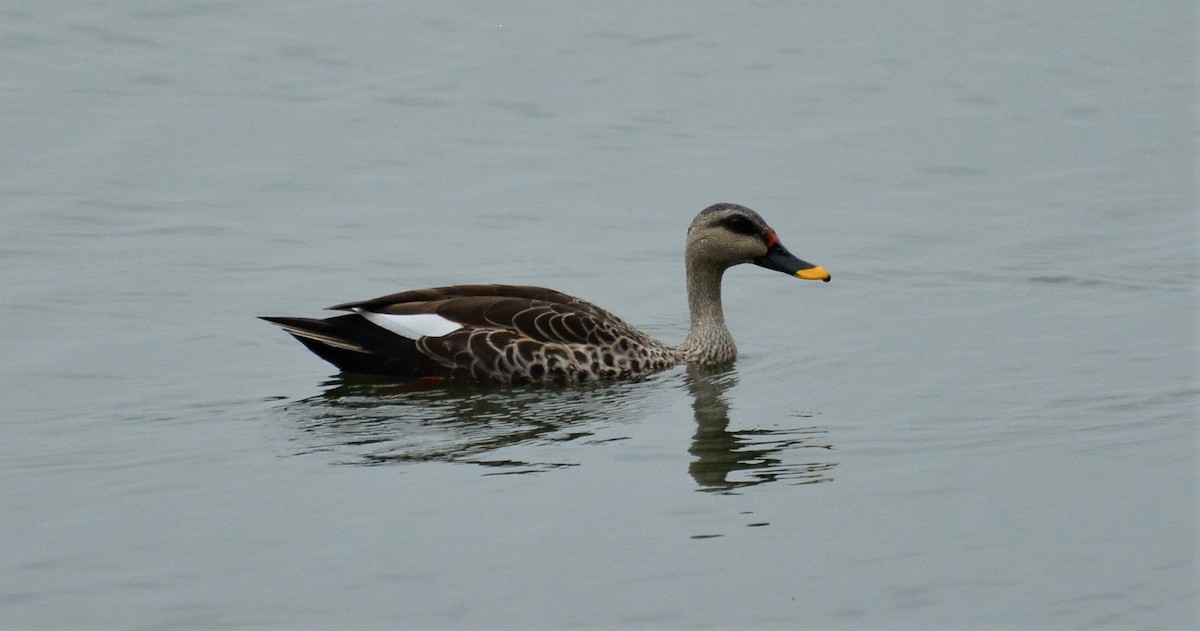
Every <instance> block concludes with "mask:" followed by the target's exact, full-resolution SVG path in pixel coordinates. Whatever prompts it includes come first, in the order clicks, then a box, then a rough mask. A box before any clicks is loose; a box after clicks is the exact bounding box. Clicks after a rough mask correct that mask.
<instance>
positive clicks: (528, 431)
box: [284, 378, 655, 473]
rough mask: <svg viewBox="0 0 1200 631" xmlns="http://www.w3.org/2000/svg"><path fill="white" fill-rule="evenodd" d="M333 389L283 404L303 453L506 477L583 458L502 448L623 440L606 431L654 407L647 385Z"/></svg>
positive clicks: (339, 383) (360, 382) (368, 383)
mask: <svg viewBox="0 0 1200 631" xmlns="http://www.w3.org/2000/svg"><path fill="white" fill-rule="evenodd" d="M326 385H327V389H326V391H325V392H323V393H322V394H320V395H317V396H315V397H310V398H308V399H304V400H301V401H297V402H293V403H289V404H287V405H285V406H284V409H285V410H286V411H287V412H288V413H290V414H292V415H294V416H295V417H296V424H297V426H298V428H299V430H300V432H301V438H300V439H299V440H300V442H301V443H303V444H304V447H303V448H302V449H301V450H300V452H299V453H314V452H333V453H336V454H339V458H338V459H337V462H339V463H342V464H358V465H381V464H400V463H415V462H454V463H469V464H476V465H480V466H485V467H495V468H499V469H503V470H504V471H503V472H504V473H531V472H536V471H544V470H548V469H555V468H560V467H569V466H575V465H577V464H578V463H577V462H562V461H533V460H526V459H514V458H508V457H506V456H505V455H504V454H501V453H499V452H501V450H504V449H507V448H511V447H517V446H537V445H551V444H561V443H568V442H573V441H578V440H580V439H584V438H593V439H594V440H595V441H598V442H609V441H613V440H621V439H622V438H623V437H614V436H610V435H607V434H605V435H601V434H603V433H604V430H606V429H608V428H610V427H611V426H613V425H621V424H625V423H629V422H630V421H632V420H634V419H637V418H641V417H643V416H645V415H646V414H647V413H648V412H649V408H650V407H651V406H652V405H653V403H652V402H653V401H655V399H654V398H652V397H648V396H642V395H639V394H637V393H638V392H639V391H644V390H645V389H646V388H647V387H648V386H649V384H648V383H647V382H640V383H624V384H605V385H597V386H591V387H573V388H568V387H552V386H524V387H521V386H516V387H498V386H486V385H475V384H458V383H450V384H438V385H436V386H434V387H428V386H426V387H422V386H420V385H415V384H411V383H395V382H384V381H375V380H364V379H350V378H345V379H337V380H334V381H331V382H329V383H327V384H326ZM643 394H644V393H643ZM523 453H524V454H526V455H528V452H523Z"/></svg>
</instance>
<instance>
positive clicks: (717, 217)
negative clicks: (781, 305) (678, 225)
mask: <svg viewBox="0 0 1200 631" xmlns="http://www.w3.org/2000/svg"><path fill="white" fill-rule="evenodd" d="M687 259H688V265H689V266H693V265H698V266H702V267H709V268H715V269H719V270H724V269H726V268H729V267H733V266H734V265H740V264H742V263H753V264H755V265H758V266H759V267H765V268H767V269H773V270H775V271H777V272H783V273H784V274H787V275H789V276H795V277H796V278H803V279H805V280H823V281H825V282H829V279H830V276H829V272H826V271H825V269H824V268H822V267H820V266H818V265H813V264H812V263H807V262H805V261H802V260H800V259H798V258H796V257H795V256H794V255H793V254H792V253H791V252H788V250H787V248H785V247H783V244H782V243H780V242H779V237H778V236H776V235H775V231H774V230H772V229H771V227H770V226H768V225H767V222H766V221H764V220H763V218H762V217H760V216H759V214H758V213H756V212H754V211H753V210H750V209H749V208H746V207H745V206H739V205H737V204H713V205H712V206H709V207H708V208H705V209H704V210H702V211H700V214H699V215H696V218H695V219H694V220H692V225H691V226H690V227H688V232H687Z"/></svg>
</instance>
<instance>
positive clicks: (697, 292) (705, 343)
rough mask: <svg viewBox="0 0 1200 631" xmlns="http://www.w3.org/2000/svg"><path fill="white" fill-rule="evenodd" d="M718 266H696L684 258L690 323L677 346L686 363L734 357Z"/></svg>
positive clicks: (727, 359) (713, 362)
mask: <svg viewBox="0 0 1200 631" xmlns="http://www.w3.org/2000/svg"><path fill="white" fill-rule="evenodd" d="M724 274H725V270H724V269H722V268H713V267H706V266H702V265H697V264H696V262H695V261H693V260H691V259H690V258H689V259H688V261H687V293H688V311H689V312H690V313H691V319H692V326H691V329H690V330H688V334H687V337H686V338H684V340H683V343H682V344H680V345H679V347H678V348H679V351H680V352H682V353H683V355H684V359H685V360H686V361H687V362H688V363H696V364H724V363H728V362H731V361H733V360H734V358H735V357H737V346H736V345H734V343H733V336H732V335H730V334H729V329H728V328H727V327H726V326H725V313H724V312H723V311H722V310H721V277H722V276H723V275H724Z"/></svg>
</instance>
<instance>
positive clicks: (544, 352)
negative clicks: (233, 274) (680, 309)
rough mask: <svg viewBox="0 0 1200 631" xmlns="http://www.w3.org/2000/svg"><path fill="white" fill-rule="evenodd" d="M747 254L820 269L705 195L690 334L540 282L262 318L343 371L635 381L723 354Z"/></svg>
mask: <svg viewBox="0 0 1200 631" xmlns="http://www.w3.org/2000/svg"><path fill="white" fill-rule="evenodd" d="M745 263H751V264H754V265H757V266H759V267H763V268H766V269H769V270H774V271H777V272H782V273H784V274H787V275H789V276H793V277H795V278H799V279H803V280H821V281H825V282H829V280H830V279H831V277H830V274H829V272H827V271H825V269H824V268H823V267H821V266H819V265H813V264H812V263H808V262H805V261H803V260H801V259H799V258H797V257H796V256H795V255H793V254H792V253H791V252H789V251H788V249H787V248H785V247H784V246H783V243H781V242H780V239H779V237H778V236H777V235H776V234H775V231H774V230H773V229H772V228H771V227H770V226H769V225H767V222H766V221H765V220H764V219H763V218H762V216H761V215H759V214H758V213H756V212H754V211H753V210H750V209H749V208H746V207H745V206H741V205H738V204H731V203H720V204H713V205H711V206H709V207H708V208H705V209H704V210H702V211H700V213H699V214H698V215H696V217H695V219H693V220H692V223H691V225H690V226H689V227H688V230H687V241H686V247H685V249H684V264H685V267H686V272H687V274H686V276H687V298H688V311H689V314H690V319H691V325H690V328H689V329H688V333H687V336H686V337H685V338H684V339H683V341H682V342H681V343H680V344H678V345H675V346H672V345H669V344H666V343H664V342H661V341H659V340H657V339H655V338H653V337H651V336H650V335H647V334H646V333H644V332H642V331H640V330H638V329H637V328H635V327H634V326H632V325H630V324H629V323H627V322H626V321H625V320H622V319H621V318H619V317H617V316H616V315H614V314H612V313H610V312H609V311H607V310H605V309H603V308H601V307H598V306H596V305H594V304H592V303H590V302H588V301H586V300H582V299H580V298H576V297H574V296H570V295H567V294H564V293H562V292H558V291H555V290H553V289H547V288H544V287H531V286H519V285H496V284H491V285H453V286H448V287H431V288H426V289H415V290H409V291H403V292H400V293H395V294H389V295H386V296H380V297H378V298H372V299H370V300H361V301H355V302H345V303H342V304H338V305H334V306H332V307H329V309H330V310H334V311H346V312H348V313H346V314H344V315H339V316H334V317H330V318H323V319H322V318H302V317H276V316H260V318H261V319H263V320H266V321H267V322H270V323H271V324H274V325H276V326H278V327H280V328H282V329H283V330H284V331H286V332H287V333H289V334H290V335H291V336H292V337H294V338H296V339H297V340H298V341H299V342H300V343H301V344H303V345H304V346H306V347H307V348H308V349H309V350H310V351H312V352H313V353H315V354H316V355H317V356H319V357H320V358H322V359H324V360H325V361H327V362H329V363H331V364H333V365H334V366H335V367H337V368H338V369H339V370H340V371H341V372H343V373H353V374H365V375H386V376H391V377H397V378H401V379H406V380H418V381H425V380H435V381H440V380H444V379H455V380H470V381H477V382H492V383H500V384H516V383H581V382H590V381H611V380H638V379H643V378H646V377H649V376H650V375H653V374H655V373H657V372H661V371H664V370H667V369H669V368H672V367H675V366H680V365H685V364H687V365H692V364H696V365H701V366H719V365H726V364H729V363H732V362H733V360H734V359H735V358H736V357H737V346H736V345H735V344H734V341H733V336H732V335H730V333H729V328H728V327H727V326H726V324H725V315H724V311H723V309H722V306H721V281H722V277H723V276H724V273H725V270H727V269H729V268H730V267H733V266H735V265H741V264H745Z"/></svg>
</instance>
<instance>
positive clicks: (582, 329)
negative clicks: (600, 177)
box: [330, 285, 650, 346]
mask: <svg viewBox="0 0 1200 631" xmlns="http://www.w3.org/2000/svg"><path fill="white" fill-rule="evenodd" d="M330 308H331V309H344V310H352V309H364V310H367V311H374V312H377V313H388V314H396V315H415V314H423V313H435V314H437V315H439V316H441V317H443V318H446V319H447V320H451V321H453V322H457V323H458V324H461V325H462V326H463V327H464V328H465V329H483V330H488V331H497V330H499V331H509V332H511V333H514V334H516V335H517V336H518V337H519V338H525V339H529V340H533V341H536V342H547V343H558V344H584V345H589V346H608V345H612V344H614V343H617V342H618V340H620V339H622V338H625V339H629V340H630V341H631V342H635V343H640V342H648V341H650V338H649V337H648V336H646V335H645V334H644V333H642V332H641V331H638V330H637V329H635V328H633V327H632V326H630V325H629V324H628V323H626V322H625V321H624V320H622V319H620V318H618V317H617V316H615V315H613V314H612V313H610V312H608V311H606V310H604V309H601V308H600V307H597V306H596V305H594V304H592V303H590V302H587V301H585V300H580V299H579V298H575V297H574V296H569V295H567V294H564V293H562V292H558V291H554V290H552V289H546V288H544V287H526V286H516V285H457V286H453V287H434V288H430V289H417V290H413V291H406V292H401V293H398V294H391V295H388V296H381V297H379V298H373V299H370V300H364V301H361V302H349V303H343V304H340V305H336V306H334V307H330ZM466 332H469V331H466ZM444 337H451V336H444ZM453 337H455V338H456V339H457V337H459V336H457V335H455V336H453ZM476 343H478V342H476Z"/></svg>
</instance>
